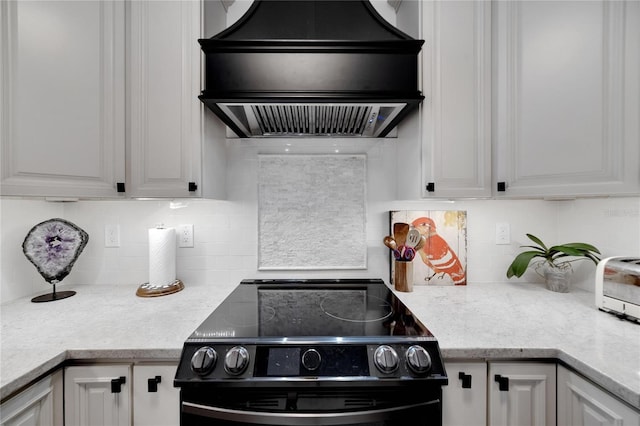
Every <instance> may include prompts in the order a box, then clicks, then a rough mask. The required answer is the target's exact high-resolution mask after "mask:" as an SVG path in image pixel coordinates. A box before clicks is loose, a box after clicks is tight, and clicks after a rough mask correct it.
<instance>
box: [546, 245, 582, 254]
mask: <svg viewBox="0 0 640 426" xmlns="http://www.w3.org/2000/svg"><path fill="white" fill-rule="evenodd" d="M549 251H552V252H554V251H555V252H562V253H564V254H566V255H568V256H583V255H584V250H582V249H579V248H574V247H570V246H567V245H561V246H553V247H551V248H550V249H549Z"/></svg>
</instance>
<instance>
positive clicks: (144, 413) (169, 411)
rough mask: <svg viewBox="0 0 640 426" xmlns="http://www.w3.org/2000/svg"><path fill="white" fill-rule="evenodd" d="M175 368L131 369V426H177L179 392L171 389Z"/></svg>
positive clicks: (163, 365) (161, 365) (174, 365)
mask: <svg viewBox="0 0 640 426" xmlns="http://www.w3.org/2000/svg"><path fill="white" fill-rule="evenodd" d="M177 367H178V366H177V364H149V365H135V366H134V367H133V424H134V425H135V426H174V425H175V426H177V425H179V424H180V390H179V389H178V388H174V387H173V378H174V376H175V375H176V368H177Z"/></svg>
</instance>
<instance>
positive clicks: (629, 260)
mask: <svg viewBox="0 0 640 426" xmlns="http://www.w3.org/2000/svg"><path fill="white" fill-rule="evenodd" d="M596 306H597V307H598V308H600V309H601V310H603V311H607V312H611V313H613V314H616V315H618V316H621V317H625V318H628V319H631V320H635V321H640V258H638V257H622V256H616V257H609V258H606V259H602V260H601V261H600V262H599V263H598V267H597V268H596Z"/></svg>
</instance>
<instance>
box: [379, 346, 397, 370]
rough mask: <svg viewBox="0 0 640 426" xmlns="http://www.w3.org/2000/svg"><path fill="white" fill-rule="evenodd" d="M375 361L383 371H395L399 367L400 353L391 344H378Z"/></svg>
mask: <svg viewBox="0 0 640 426" xmlns="http://www.w3.org/2000/svg"><path fill="white" fill-rule="evenodd" d="M373 362H374V364H375V365H376V367H378V370H380V371H381V372H382V373H393V372H394V371H396V370H397V369H398V354H397V352H396V351H395V349H393V348H392V347H391V346H387V345H381V346H378V348H377V349H376V351H375V352H374V354H373Z"/></svg>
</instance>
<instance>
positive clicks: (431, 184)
mask: <svg viewBox="0 0 640 426" xmlns="http://www.w3.org/2000/svg"><path fill="white" fill-rule="evenodd" d="M435 191H436V184H435V182H429V183H428V184H427V192H435Z"/></svg>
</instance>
